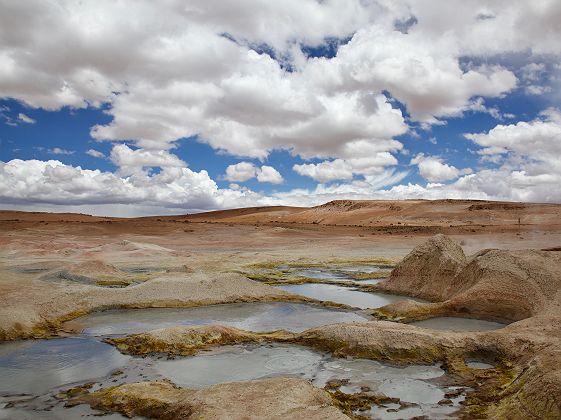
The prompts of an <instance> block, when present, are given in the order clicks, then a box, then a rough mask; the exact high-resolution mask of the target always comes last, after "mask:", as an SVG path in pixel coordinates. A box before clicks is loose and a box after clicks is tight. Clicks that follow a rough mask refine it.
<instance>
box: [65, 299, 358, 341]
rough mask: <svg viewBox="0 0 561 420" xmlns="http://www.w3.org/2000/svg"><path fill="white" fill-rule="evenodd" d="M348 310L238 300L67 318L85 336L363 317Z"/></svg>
mask: <svg viewBox="0 0 561 420" xmlns="http://www.w3.org/2000/svg"><path fill="white" fill-rule="evenodd" d="M366 319H368V318H366V317H365V316H363V315H360V314H358V313H356V312H352V311H344V310H337V309H328V308H322V307H320V306H315V305H308V304H302V303H285V302H274V303H240V304H225V305H210V306H200V307H195V308H183V309H176V308H173V309H126V310H110V311H103V312H95V313H92V314H90V315H86V316H84V317H81V318H78V319H76V320H74V321H71V322H68V323H67V324H66V326H67V327H70V328H73V329H75V330H78V331H80V332H81V334H83V335H86V336H104V335H124V334H135V333H140V332H144V331H149V330H154V329H157V328H166V327H173V326H176V325H209V324H221V325H228V326H231V327H236V328H239V329H242V330H246V331H254V332H264V331H275V330H280V329H283V330H286V331H291V332H302V331H304V330H307V329H309V328H313V327H318V326H320V325H327V324H335V323H340V322H353V321H365V320H366Z"/></svg>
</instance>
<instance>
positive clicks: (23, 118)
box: [18, 112, 36, 124]
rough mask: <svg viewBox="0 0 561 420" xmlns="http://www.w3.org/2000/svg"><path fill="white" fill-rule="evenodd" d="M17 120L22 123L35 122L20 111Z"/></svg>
mask: <svg viewBox="0 0 561 420" xmlns="http://www.w3.org/2000/svg"><path fill="white" fill-rule="evenodd" d="M18 120H19V121H21V122H23V123H26V124H35V123H36V121H35V120H34V119H33V118H31V117H28V116H27V115H25V114H24V113H22V112H20V113H19V114H18Z"/></svg>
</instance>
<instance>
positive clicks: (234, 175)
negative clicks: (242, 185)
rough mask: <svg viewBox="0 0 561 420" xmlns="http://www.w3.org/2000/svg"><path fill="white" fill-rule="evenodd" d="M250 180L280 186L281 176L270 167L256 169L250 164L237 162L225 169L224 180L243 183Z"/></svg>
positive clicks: (282, 180) (264, 166)
mask: <svg viewBox="0 0 561 420" xmlns="http://www.w3.org/2000/svg"><path fill="white" fill-rule="evenodd" d="M252 178H257V181H259V182H269V183H271V184H282V183H283V182H284V179H283V177H282V175H281V174H280V173H279V171H277V170H276V169H275V168H273V167H272V166H267V165H263V166H261V167H260V168H259V167H256V166H255V165H254V164H253V163H251V162H239V163H236V164H234V165H229V166H228V167H227V168H226V174H225V175H224V179H225V180H227V181H231V182H245V181H249V180H250V179H252Z"/></svg>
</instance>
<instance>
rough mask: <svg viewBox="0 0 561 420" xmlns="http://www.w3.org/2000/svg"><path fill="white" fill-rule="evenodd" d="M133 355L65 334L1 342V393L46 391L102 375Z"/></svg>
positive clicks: (37, 392)
mask: <svg viewBox="0 0 561 420" xmlns="http://www.w3.org/2000/svg"><path fill="white" fill-rule="evenodd" d="M129 359H130V357H128V356H124V355H122V354H121V353H119V351H117V350H116V349H115V348H114V347H113V346H110V345H108V344H104V343H101V342H99V341H96V340H88V339H83V338H63V339H55V340H34V341H23V342H15V343H6V344H1V345H0V378H2V380H0V395H6V394H20V393H26V394H42V393H44V392H47V391H49V390H50V389H52V388H56V387H59V386H62V385H65V384H70V383H75V382H82V381H85V380H90V379H95V378H101V377H104V376H106V375H108V374H109V373H110V372H111V371H112V370H114V369H116V368H119V367H122V366H124V365H125V364H126V363H127V361H128V360H129Z"/></svg>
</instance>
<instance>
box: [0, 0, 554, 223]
mask: <svg viewBox="0 0 561 420" xmlns="http://www.w3.org/2000/svg"><path fill="white" fill-rule="evenodd" d="M560 39H561V2H560V1H558V0H534V1H522V0H520V1H517V0H515V1H513V0H509V1H506V0H504V1H503V0H494V1H480V0H471V1H469V2H466V1H462V0H447V1H446V2H443V1H438V0H379V1H377V0H283V1H270V0H238V1H236V2H225V1H221V0H189V1H184V0H165V1H158V2H154V1H150V0H135V1H132V0H130V1H126V0H120V1H113V0H96V1H63V0H60V1H55V0H27V1H24V2H23V1H19V0H0V208H2V209H16V210H28V211H58V212H60V211H73V212H83V213H89V214H99V215H113V216H140V215H156V214H183V213H191V212H199V211H206V210H215V209H225V208H235V207H248V206H265V205H293V206H313V205H318V204H322V203H324V202H327V201H330V200H336V199H418V198H423V199H440V198H455V199H468V198H469V199H491V200H508V201H531V202H556V203H559V202H561V42H559V40H560Z"/></svg>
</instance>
